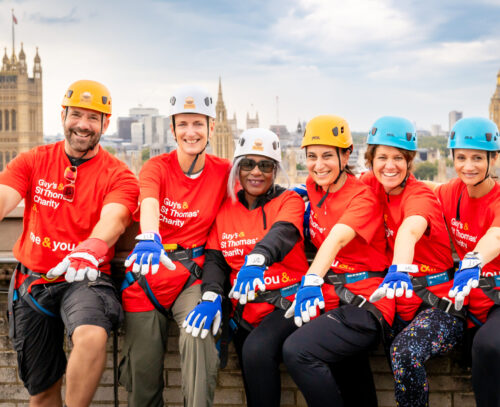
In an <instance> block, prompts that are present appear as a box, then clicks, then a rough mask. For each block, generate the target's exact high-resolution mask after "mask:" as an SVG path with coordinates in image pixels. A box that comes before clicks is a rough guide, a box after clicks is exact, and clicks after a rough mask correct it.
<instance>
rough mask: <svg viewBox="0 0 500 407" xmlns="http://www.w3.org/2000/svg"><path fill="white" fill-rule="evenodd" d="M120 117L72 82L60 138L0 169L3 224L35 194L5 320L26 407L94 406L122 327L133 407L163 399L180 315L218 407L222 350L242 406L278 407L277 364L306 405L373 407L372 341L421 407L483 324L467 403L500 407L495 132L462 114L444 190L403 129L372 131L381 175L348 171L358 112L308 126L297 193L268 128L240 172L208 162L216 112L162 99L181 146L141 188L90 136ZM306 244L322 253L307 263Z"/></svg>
mask: <svg viewBox="0 0 500 407" xmlns="http://www.w3.org/2000/svg"><path fill="white" fill-rule="evenodd" d="M111 107H112V103H111V95H110V93H109V91H108V89H107V88H106V87H105V86H103V85H102V84H100V83H98V82H94V81H87V80H81V81H77V82H75V83H73V84H72V85H70V87H69V88H68V90H67V92H66V93H65V95H64V98H63V102H62V112H61V121H62V125H63V129H64V136H65V139H64V140H63V141H61V142H57V143H55V144H50V145H45V146H40V147H37V148H35V149H33V150H31V151H29V152H26V153H22V154H19V155H18V156H17V157H16V158H15V159H14V160H12V161H11V162H10V163H9V164H8V166H7V168H6V169H5V170H4V171H3V172H2V173H0V220H1V219H3V217H5V215H7V214H8V213H9V212H10V211H11V210H12V209H14V208H15V207H16V206H17V205H18V204H19V203H20V202H21V200H22V199H24V202H25V211H24V228H23V233H22V235H21V237H20V238H19V240H18V241H17V243H16V245H15V247H14V249H13V251H14V254H15V256H16V258H17V259H18V260H19V264H18V266H17V268H16V271H15V273H14V275H13V277H12V280H11V285H10V290H9V303H8V306H9V310H8V314H9V333H10V336H11V338H12V343H13V346H14V349H15V350H16V352H17V359H18V365H19V370H18V371H19V375H20V377H21V379H22V380H23V382H24V384H25V386H26V388H27V390H28V392H29V394H30V396H31V397H30V406H63V405H65V406H67V407H77V406H88V405H90V403H91V401H92V398H93V395H94V393H95V391H96V388H97V386H98V383H99V380H100V377H101V374H102V372H103V369H104V365H105V359H106V342H107V338H108V336H109V335H110V332H111V331H112V330H114V329H116V328H117V327H118V326H119V325H120V324H121V323H122V322H124V331H125V337H124V341H123V348H122V358H121V361H120V366H119V381H120V383H121V384H122V385H123V386H124V387H125V389H126V390H127V392H128V404H129V405H130V406H136V407H143V406H155V407H156V406H162V405H163V404H164V400H163V390H164V366H163V363H164V357H165V353H166V347H167V332H168V324H169V321H170V320H172V319H173V320H174V321H175V323H176V324H177V325H178V326H179V328H180V335H179V352H180V364H181V375H182V393H183V397H184V405H186V406H193V407H204V406H211V405H212V404H213V399H214V393H215V387H216V383H217V374H218V370H219V365H220V363H221V361H222V364H224V363H225V359H226V358H227V345H228V342H229V341H230V340H232V341H233V343H234V346H235V349H236V352H237V355H238V359H239V362H240V366H241V370H242V376H243V382H244V386H245V392H246V398H247V404H248V405H249V406H258V407H262V406H270V407H271V406H272V407H278V406H279V405H280V395H281V382H280V369H279V366H280V363H281V362H284V364H285V366H286V368H287V370H288V372H289V373H290V375H291V377H292V378H293V380H294V381H295V382H296V384H297V385H298V387H299V389H300V390H301V392H302V394H303V395H304V397H305V399H306V401H307V404H308V405H309V406H314V407H315V406H321V407H324V406H353V407H354V406H356V407H358V406H376V405H377V397H376V392H375V386H374V381H373V377H372V374H371V370H370V364H369V359H368V352H369V351H370V350H371V349H374V348H376V347H377V346H378V345H379V344H380V343H382V344H383V347H384V349H385V350H386V353H387V356H388V360H389V363H390V365H391V368H392V371H393V374H394V382H395V397H396V402H397V405H398V406H408V407H410V406H411V407H418V406H427V405H428V404H429V385H428V382H427V376H426V371H425V366H424V363H425V362H426V361H427V360H428V359H429V358H430V357H433V356H435V355H440V354H444V353H445V352H447V351H448V350H450V349H451V348H453V347H454V346H455V345H457V344H458V343H460V342H461V341H462V339H463V337H464V336H465V335H466V332H467V330H468V329H470V328H474V327H475V329H476V330H477V332H476V334H475V336H474V341H473V344H472V382H473V388H474V393H475V397H476V402H477V405H478V406H479V407H486V406H487V407H493V406H497V407H498V406H500V389H499V388H498V383H499V382H500V369H499V368H498V366H500V336H499V335H498V328H497V327H498V325H497V324H498V323H500V321H499V319H500V311H499V308H500V307H499V305H500V290H499V289H498V288H497V286H500V277H499V274H500V244H499V242H500V204H499V202H500V200H499V199H500V186H499V185H498V184H497V182H496V181H495V179H494V171H493V165H494V164H495V162H496V160H497V154H498V151H499V150H500V135H499V133H498V129H497V127H496V125H495V124H494V123H493V122H491V121H490V120H487V119H482V118H465V119H462V120H460V121H459V122H457V123H456V125H455V126H454V128H453V129H452V131H451V133H450V136H449V144H448V147H449V148H450V149H451V151H452V155H453V163H454V166H455V171H456V173H457V178H455V179H453V180H452V181H450V182H448V183H446V184H443V185H437V184H434V183H430V182H426V183H424V182H421V181H418V180H417V179H416V178H415V177H414V176H413V175H412V173H411V170H412V163H413V160H414V158H415V155H416V150H417V135H416V131H415V128H414V126H413V125H412V123H411V122H410V121H408V120H406V119H404V118H400V117H392V116H385V117H382V118H380V119H378V120H377V121H376V122H375V123H374V124H373V126H372V128H371V129H370V131H369V133H368V137H367V144H368V148H367V152H366V156H365V157H366V162H367V165H368V166H369V168H370V170H369V171H368V172H367V173H365V174H363V175H362V176H361V177H359V178H357V177H356V176H354V175H353V174H352V172H351V170H350V168H349V165H348V160H349V157H350V154H351V153H352V151H353V141H352V137H351V132H350V129H349V125H348V123H347V121H346V120H344V119H343V118H341V117H338V116H331V115H326V116H317V117H315V118H313V119H311V120H310V121H309V122H308V123H307V126H306V129H305V133H304V137H303V140H302V148H304V151H305V154H306V163H307V169H308V171H309V177H308V179H307V182H306V185H305V186H304V188H296V190H290V189H286V188H284V187H282V186H280V185H278V184H277V183H276V179H277V177H278V175H279V174H282V175H283V177H284V178H286V173H285V172H284V170H283V167H282V165H281V156H282V155H281V146H280V140H279V138H278V136H277V135H276V134H274V133H273V132H271V131H269V130H266V129H261V128H256V129H249V130H247V131H245V132H243V133H242V134H241V136H240V138H239V140H238V142H237V145H236V149H235V154H234V159H233V162H232V163H230V162H229V161H228V160H225V159H221V158H218V157H215V156H213V155H210V154H207V151H206V149H207V146H208V144H209V141H210V137H211V136H212V133H213V130H214V119H215V108H214V103H213V99H212V96H211V95H210V94H209V93H208V92H207V91H206V90H204V89H202V88H200V87H196V86H185V87H182V88H180V89H178V90H177V91H176V92H175V93H174V95H173V96H172V97H171V98H170V110H171V111H170V117H171V131H172V134H173V136H174V137H175V141H176V142H177V149H176V150H174V151H173V152H170V153H167V154H162V155H159V156H157V157H153V158H151V159H150V160H149V161H147V162H146V163H145V164H144V166H143V168H142V170H141V172H140V174H139V179H138V180H137V178H136V177H135V176H134V175H133V174H132V173H131V172H130V171H129V170H128V169H127V167H126V165H125V164H123V163H122V162H120V161H119V160H118V159H116V158H115V157H113V156H112V155H110V154H109V153H108V152H107V151H106V150H104V149H103V148H101V147H100V145H99V140H100V137H101V135H102V134H103V133H104V132H105V131H106V129H107V127H108V125H109V120H110V115H111ZM297 192H299V193H297ZM306 208H307V211H306ZM304 213H306V216H304ZM133 218H134V219H137V220H139V222H140V234H139V235H138V236H137V237H136V240H137V243H136V245H135V248H134V249H133V251H132V252H131V253H130V255H129V256H128V258H127V260H126V262H125V266H126V274H125V279H124V281H123V284H122V286H121V290H120V291H121V292H118V291H117V290H116V288H115V287H114V285H113V282H112V280H111V277H110V260H111V259H112V258H113V255H114V250H113V246H114V244H115V243H116V241H117V240H118V238H119V236H120V235H121V234H122V233H123V231H124V230H125V228H126V227H127V226H128V224H129V223H130V222H131V220H132V219H133ZM450 237H451V241H452V242H453V245H454V247H455V250H456V253H457V255H458V256H459V258H460V264H459V267H458V269H457V270H455V268H454V261H453V257H452V250H451V247H450ZM306 239H310V241H311V242H312V244H313V245H314V246H315V247H316V248H317V253H316V255H315V257H314V260H313V261H312V263H311V264H310V265H309V264H308V261H307V258H306V254H305V249H304V247H305V240H306ZM120 297H121V305H120ZM65 331H66V334H67V336H68V339H69V341H70V343H71V345H72V349H71V352H70V356H69V360H66V355H65V352H64V350H63V342H64V332H65ZM217 341H218V344H217V343H216V342H217ZM64 374H66V381H65V387H66V388H65V396H64V403H63V398H62V396H61V387H62V379H63V376H64Z"/></svg>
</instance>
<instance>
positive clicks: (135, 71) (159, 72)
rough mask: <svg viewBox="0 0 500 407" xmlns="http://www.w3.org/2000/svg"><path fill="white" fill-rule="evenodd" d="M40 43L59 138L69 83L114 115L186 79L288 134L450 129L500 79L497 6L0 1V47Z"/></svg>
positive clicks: (164, 99)
mask: <svg viewBox="0 0 500 407" xmlns="http://www.w3.org/2000/svg"><path fill="white" fill-rule="evenodd" d="M12 8H13V9H14V11H15V15H16V17H17V19H18V22H19V24H18V25H17V26H16V51H19V44H20V42H21V41H23V42H24V49H25V52H26V55H27V59H28V63H29V69H30V70H31V69H32V66H33V65H32V61H33V57H34V53H35V46H38V47H39V53H40V57H41V59H42V68H43V81H44V88H43V90H44V131H45V133H46V134H55V133H57V132H59V131H60V123H59V110H60V108H59V103H60V100H61V98H62V95H63V93H64V91H65V89H66V87H67V86H68V85H69V84H70V83H71V82H73V81H74V80H76V79H80V78H88V79H95V80H99V81H101V82H103V83H104V84H106V85H107V86H108V87H109V89H110V90H111V92H112V96H113V104H114V106H113V109H114V114H113V116H114V118H113V119H112V125H111V128H110V131H114V129H115V123H116V121H115V120H114V119H115V118H116V117H117V116H120V115H127V114H128V109H129V108H131V107H135V106H137V105H138V104H142V105H143V106H146V107H157V108H159V109H160V112H161V113H163V114H166V113H167V111H168V107H167V106H168V99H169V95H170V94H171V93H172V91H173V90H174V89H175V88H176V87H177V86H179V85H181V84H186V83H197V84H200V85H203V86H205V87H207V88H208V89H209V90H210V91H212V92H213V93H214V94H216V92H217V84H218V78H219V76H221V77H222V86H223V92H224V101H225V103H226V107H227V109H228V114H229V116H230V117H232V115H233V113H235V112H236V114H237V118H238V125H239V127H240V128H244V127H245V118H246V113H247V112H255V111H258V113H259V117H260V119H261V125H262V126H265V127H267V126H268V125H270V124H274V123H276V121H277V116H278V114H277V109H276V96H279V122H280V123H284V124H286V125H287V126H288V127H289V129H291V128H295V126H296V124H297V122H298V120H299V119H300V120H308V119H310V118H311V117H314V116H316V115H319V114H337V115H341V116H344V117H345V118H346V119H347V120H348V122H349V123H350V125H351V128H352V129H353V130H355V131H366V130H367V129H368V128H369V127H370V125H371V124H372V123H373V122H374V121H375V120H376V119H377V118H378V117H379V116H382V115H400V116H404V117H407V118H408V119H410V120H412V121H414V122H416V124H417V126H418V127H423V128H429V127H430V125H431V124H435V123H436V124H441V125H442V127H443V128H444V129H445V130H447V128H448V112H449V111H450V110H462V111H463V112H464V115H465V116H472V115H480V116H487V115H488V105H489V100H490V97H491V95H492V94H493V92H494V90H495V86H496V75H497V73H498V71H499V70H500V34H499V30H498V21H500V0H482V1H463V0H444V1H431V0H420V1H413V0H411V1H410V0H400V1H388V0H350V1H340V0H286V1H285V0H268V1H261V0H246V1H236V0H233V1H228V0H218V1H177V0H174V1H170V0H165V1H160V0H143V1H141V2H139V1H129V0H122V1H115V0H108V1H102V0H101V1H97V0H87V1H85V2H76V1H73V0H66V1H62V0H61V1H59V0H44V1H35V0H19V1H6V0H0V46H1V47H2V48H4V47H7V50H8V53H9V55H10V52H11V51H12V50H11V48H12V45H11V9H12Z"/></svg>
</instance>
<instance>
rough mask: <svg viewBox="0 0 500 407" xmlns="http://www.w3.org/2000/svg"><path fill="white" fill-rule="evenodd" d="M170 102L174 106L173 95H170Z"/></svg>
mask: <svg viewBox="0 0 500 407" xmlns="http://www.w3.org/2000/svg"><path fill="white" fill-rule="evenodd" d="M170 104H171V105H172V106H175V96H172V97H171V98H170Z"/></svg>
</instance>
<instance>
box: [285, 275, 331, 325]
mask: <svg viewBox="0 0 500 407" xmlns="http://www.w3.org/2000/svg"><path fill="white" fill-rule="evenodd" d="M322 285H323V279H322V278H321V277H320V276H317V275H316V274H306V275H305V276H303V277H302V281H301V282H300V287H299V290H298V291H297V294H296V295H295V300H293V303H292V305H291V307H290V308H288V310H287V311H286V313H285V318H291V317H292V315H294V316H295V318H294V322H295V325H297V326H298V327H300V326H302V323H307V322H309V321H310V320H311V318H314V317H315V316H316V315H317V312H316V307H319V308H320V309H325V299H324V298H323V293H322V292H321V286H322Z"/></svg>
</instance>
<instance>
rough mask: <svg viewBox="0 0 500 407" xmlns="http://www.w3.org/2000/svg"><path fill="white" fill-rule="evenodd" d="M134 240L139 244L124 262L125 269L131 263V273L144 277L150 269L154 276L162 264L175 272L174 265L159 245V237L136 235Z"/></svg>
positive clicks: (157, 235) (148, 234) (149, 233)
mask: <svg viewBox="0 0 500 407" xmlns="http://www.w3.org/2000/svg"><path fill="white" fill-rule="evenodd" d="M135 240H138V241H139V242H138V243H137V244H136V245H135V247H134V250H133V251H132V253H131V254H130V255H129V256H128V257H127V259H126V260H125V267H129V266H130V265H131V264H132V263H133V264H134V265H133V266H132V271H133V272H134V273H139V271H140V272H141V274H142V275H143V276H144V275H146V274H147V273H148V272H149V270H150V269H151V274H156V272H157V271H158V269H159V268H160V263H162V264H163V265H164V266H165V267H166V268H168V269H169V270H175V264H174V263H173V262H172V260H170V259H169V258H168V256H167V255H166V253H165V250H164V249H163V245H162V244H161V237H160V235H159V234H158V233H155V232H147V233H142V234H140V235H138V236H137V237H136V238H135Z"/></svg>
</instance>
